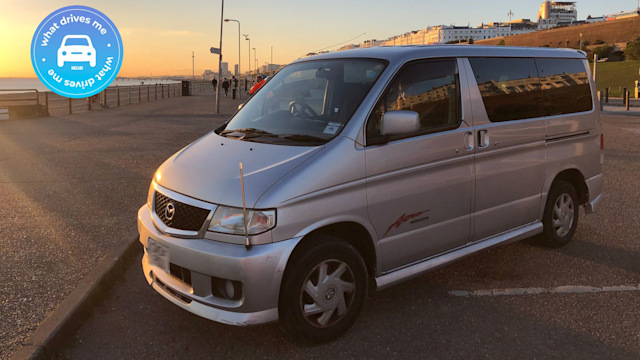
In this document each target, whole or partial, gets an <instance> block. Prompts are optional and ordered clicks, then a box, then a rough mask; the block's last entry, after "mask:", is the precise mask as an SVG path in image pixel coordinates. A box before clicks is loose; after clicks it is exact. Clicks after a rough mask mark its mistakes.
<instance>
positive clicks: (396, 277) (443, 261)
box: [376, 221, 542, 290]
mask: <svg viewBox="0 0 640 360" xmlns="http://www.w3.org/2000/svg"><path fill="white" fill-rule="evenodd" d="M540 233H542V222H540V221H536V222H534V223H531V224H529V225H525V226H522V227H519V228H517V229H514V230H510V231H507V232H504V233H501V234H498V235H495V236H492V237H489V238H486V239H483V240H479V241H476V242H474V243H471V244H468V245H465V246H463V247H459V248H457V249H453V250H451V251H449V252H446V253H443V254H440V255H436V256H434V257H431V258H428V259H426V260H422V261H420V262H417V263H413V264H410V265H407V266H405V267H402V268H398V269H396V270H392V271H390V272H387V273H385V274H382V275H380V276H378V277H376V284H377V289H378V290H383V289H386V288H388V287H390V286H393V285H395V284H398V283H400V282H403V281H406V280H409V279H411V278H414V277H416V276H419V275H422V274H424V273H426V272H429V271H431V270H435V269H437V268H439V267H442V266H444V265H447V264H449V263H451V262H454V261H456V260H460V259H462V258H464V257H466V256H469V255H471V254H473V253H476V252H478V251H481V250H484V249H488V248H491V247H494V246H497V245H504V244H508V243H510V242H514V241H519V240H522V239H526V238H528V237H531V236H534V235H537V234H540Z"/></svg>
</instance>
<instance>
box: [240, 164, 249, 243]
mask: <svg viewBox="0 0 640 360" xmlns="http://www.w3.org/2000/svg"><path fill="white" fill-rule="evenodd" d="M240 187H242V214H243V215H242V219H243V222H244V247H245V248H247V250H249V248H250V247H251V243H250V242H249V231H248V230H247V206H246V204H245V202H244V175H243V174H242V162H240Z"/></svg>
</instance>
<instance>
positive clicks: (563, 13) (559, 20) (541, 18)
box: [538, 0, 578, 30]
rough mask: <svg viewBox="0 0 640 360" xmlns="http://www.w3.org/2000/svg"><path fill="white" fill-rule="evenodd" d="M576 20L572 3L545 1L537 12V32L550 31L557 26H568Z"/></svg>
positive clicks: (574, 4)
mask: <svg viewBox="0 0 640 360" xmlns="http://www.w3.org/2000/svg"><path fill="white" fill-rule="evenodd" d="M577 20H578V10H576V3H575V2H573V1H548V0H547V1H545V2H543V3H542V4H541V5H540V10H539V11H538V30H546V29H551V28H554V27H556V26H558V25H559V24H567V25H570V24H572V23H574V22H576V21H577Z"/></svg>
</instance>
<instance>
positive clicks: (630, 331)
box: [59, 112, 640, 360]
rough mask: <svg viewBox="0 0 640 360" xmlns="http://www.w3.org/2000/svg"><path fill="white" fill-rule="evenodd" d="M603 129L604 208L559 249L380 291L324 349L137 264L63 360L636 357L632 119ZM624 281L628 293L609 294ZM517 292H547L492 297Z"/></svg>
mask: <svg viewBox="0 0 640 360" xmlns="http://www.w3.org/2000/svg"><path fill="white" fill-rule="evenodd" d="M603 125H604V132H605V144H606V151H605V170H604V172H605V193H604V196H603V200H602V201H601V203H600V206H599V207H598V209H597V212H596V214H593V215H589V216H586V217H584V216H581V218H580V222H579V226H578V230H577V232H576V234H575V238H574V241H573V242H571V243H570V244H569V245H568V246H566V247H564V248H562V249H547V248H543V247H540V246H538V245H537V244H536V242H535V241H534V240H535V239H528V240H525V241H522V242H518V243H514V244H511V245H507V246H504V247H500V248H495V249H491V250H488V251H485V252H482V253H480V254H477V255H474V256H472V257H470V258H467V259H465V260H462V261H460V262H457V263H455V264H452V265H450V266H448V267H445V268H443V269H440V270H438V271H435V272H432V273H429V274H427V275H424V276H421V277H419V278H417V279H414V280H411V281H409V282H405V283H403V284H401V285H398V286H396V287H393V288H391V289H388V290H385V291H382V292H380V293H377V294H376V295H375V296H373V297H371V298H369V299H368V300H367V303H366V304H365V308H364V310H363V312H362V314H361V316H360V318H359V319H358V320H357V321H356V323H355V325H354V327H353V328H352V329H351V330H350V331H349V332H348V333H347V334H346V335H345V336H343V337H341V338H339V339H338V340H336V341H334V342H331V343H329V344H325V345H320V346H305V345H300V344H296V343H293V342H291V341H290V340H289V339H288V338H287V336H286V335H284V334H283V333H282V332H281V331H279V329H278V327H277V325H275V324H269V325H262V326H256V327H248V328H239V327H233V326H227V325H222V324H218V323H215V322H211V321H208V320H205V319H202V318H199V317H198V316H195V315H192V314H190V313H188V312H186V311H183V310H182V309H180V308H178V307H176V306H174V305H173V304H171V303H170V302H169V301H167V300H165V299H164V298H163V297H162V296H160V295H159V294H157V293H155V291H154V290H153V289H151V288H150V287H149V286H148V285H147V284H146V281H145V280H144V276H143V274H142V272H141V269H140V263H139V261H140V256H138V257H137V258H136V259H133V260H132V261H131V262H130V265H129V267H128V268H127V269H126V271H125V272H124V274H123V276H122V278H121V279H120V280H119V281H118V282H117V283H116V284H114V288H113V289H112V290H111V292H110V294H109V296H108V297H106V298H105V299H104V301H103V303H102V304H100V305H99V306H98V307H97V308H96V309H95V311H94V314H93V315H92V317H90V318H89V319H87V321H86V323H85V324H84V326H83V327H82V328H81V329H80V331H79V332H78V333H77V335H76V336H75V337H74V338H73V339H72V340H71V343H70V345H69V347H68V349H66V350H65V351H64V352H63V353H61V354H59V357H60V358H70V359H83V358H89V357H90V358H92V359H94V360H97V359H112V358H157V359H172V358H186V357H190V358H223V359H226V358H237V359H241V358H266V359H270V358H273V359H302V358H304V359H334V358H337V359H351V358H353V359H364V358H372V359H387V358H392V359H399V358H410V359H418V358H419V359H425V358H474V359H475V358H544V359H547V358H557V359H565V358H589V359H598V358H602V359H633V358H635V359H637V358H640V311H639V309H640V291H637V289H638V285H639V284H640V241H639V240H640V235H639V233H640V217H639V216H638V213H639V212H640V211H639V210H640V180H639V178H640V116H638V112H636V113H635V115H633V116H629V115H626V114H622V113H620V112H608V113H607V114H606V115H604V116H603ZM141 194H142V193H141ZM138 196H141V195H138ZM581 215H582V214H581ZM621 285H633V286H634V287H635V289H636V291H613V289H617V290H620V289H622V288H621V287H620V286H621ZM567 286H569V287H567ZM571 286H590V287H594V288H597V289H599V292H588V293H579V294H573V293H567V292H572V291H575V290H576V289H578V290H579V289H580V288H575V287H571ZM522 288H533V289H539V288H543V289H547V291H552V292H545V293H542V294H537V295H535V294H525V295H509V296H497V295H495V296H494V295H491V294H496V293H500V292H501V291H500V290H504V289H522ZM629 288H630V289H633V287H628V288H627V289H629ZM496 289H497V290H498V291H495V290H496ZM483 290H494V292H487V291H483ZM457 291H463V292H476V294H485V295H487V296H466V297H461V296H456V295H455V294H458V293H457ZM507 291H513V290H507ZM554 291H555V292H554Z"/></svg>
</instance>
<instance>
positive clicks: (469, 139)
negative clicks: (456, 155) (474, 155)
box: [464, 131, 474, 151]
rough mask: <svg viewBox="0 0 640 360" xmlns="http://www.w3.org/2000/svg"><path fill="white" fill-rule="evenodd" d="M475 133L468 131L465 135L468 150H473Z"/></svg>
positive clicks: (465, 144)
mask: <svg viewBox="0 0 640 360" xmlns="http://www.w3.org/2000/svg"><path fill="white" fill-rule="evenodd" d="M473 144H474V142H473V133H472V132H471V131H468V132H466V133H464V148H465V149H467V150H469V151H470V150H473Z"/></svg>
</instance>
